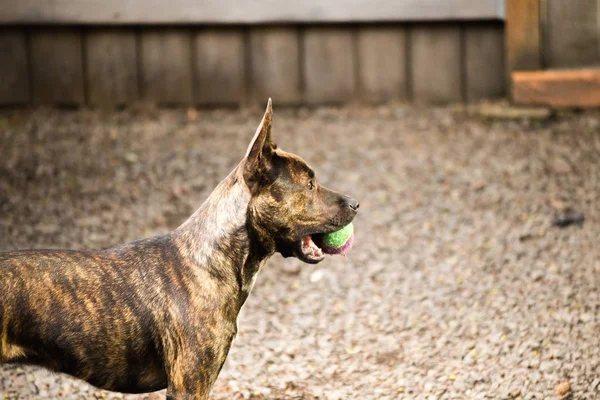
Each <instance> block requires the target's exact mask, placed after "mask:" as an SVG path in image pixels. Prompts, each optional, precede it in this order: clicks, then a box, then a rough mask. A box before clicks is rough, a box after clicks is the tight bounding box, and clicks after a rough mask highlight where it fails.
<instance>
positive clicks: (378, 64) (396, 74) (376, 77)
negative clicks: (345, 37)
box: [357, 27, 407, 103]
mask: <svg viewBox="0 0 600 400" xmlns="http://www.w3.org/2000/svg"><path fill="white" fill-rule="evenodd" d="M357 40H358V64H359V66H358V70H359V74H358V75H359V85H360V89H361V96H362V97H364V98H365V99H366V100H367V101H369V102H372V103H378V102H383V101H389V100H395V99H402V98H406V97H407V73H406V72H407V71H406V64H407V57H406V55H407V49H406V32H405V29H404V28H402V27H360V28H359V31H358V38H357Z"/></svg>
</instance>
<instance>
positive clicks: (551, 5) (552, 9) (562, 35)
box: [545, 0, 600, 67]
mask: <svg viewBox="0 0 600 400" xmlns="http://www.w3.org/2000/svg"><path fill="white" fill-rule="evenodd" d="M546 1H547V21H546V27H547V39H546V42H545V43H546V49H547V52H548V54H547V57H546V60H547V61H548V67H575V66H586V65H594V64H597V63H598V62H599V61H600V51H599V50H600V49H599V48H598V10H597V2H596V0H568V1H565V0H546Z"/></svg>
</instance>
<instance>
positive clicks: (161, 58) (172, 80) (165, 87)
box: [140, 28, 193, 104]
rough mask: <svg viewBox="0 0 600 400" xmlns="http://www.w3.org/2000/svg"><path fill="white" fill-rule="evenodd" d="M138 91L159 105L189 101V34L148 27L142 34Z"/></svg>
mask: <svg viewBox="0 0 600 400" xmlns="http://www.w3.org/2000/svg"><path fill="white" fill-rule="evenodd" d="M140 40H141V57H140V59H141V64H142V65H141V71H142V79H141V93H142V97H143V98H144V100H147V101H151V102H154V103H158V104H190V103H192V101H193V95H192V86H193V85H192V59H191V57H192V55H191V51H190V50H191V34H190V32H189V31H187V30H183V29H175V28H169V29H160V28H156V29H147V30H144V31H143V32H142V33H141V39H140Z"/></svg>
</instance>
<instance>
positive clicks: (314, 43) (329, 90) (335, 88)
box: [304, 27, 356, 104]
mask: <svg viewBox="0 0 600 400" xmlns="http://www.w3.org/2000/svg"><path fill="white" fill-rule="evenodd" d="M304 55H305V57H304V79H305V100H306V101H307V102H308V103H311V104H327V103H329V104H335V103H342V102H345V101H348V100H350V99H351V98H352V97H353V96H354V94H355V87H356V82H355V70H354V64H355V62H354V60H355V58H354V46H353V40H352V31H351V30H350V29H349V28H341V27H340V28H333V27H314V28H307V29H306V31H305V32H304Z"/></svg>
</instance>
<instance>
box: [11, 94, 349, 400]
mask: <svg viewBox="0 0 600 400" xmlns="http://www.w3.org/2000/svg"><path fill="white" fill-rule="evenodd" d="M271 123H272V106H271V99H269V101H268V104H267V109H266V112H265V114H264V117H263V119H262V121H261V123H260V125H259V126H258V129H257V131H256V133H255V135H254V137H253V139H252V141H251V143H250V145H249V146H248V150H247V152H246V155H245V157H244V158H243V159H242V161H241V162H240V163H239V164H238V165H237V167H236V168H235V169H234V170H233V171H232V172H231V173H230V174H229V176H227V178H225V179H224V180H223V181H222V182H221V183H220V184H219V185H218V186H217V188H216V189H215V190H214V191H213V192H212V193H211V194H210V196H209V197H208V198H207V199H206V201H205V202H204V203H203V204H202V206H201V207H200V208H199V209H198V210H197V211H196V212H195V213H194V214H193V215H192V216H191V217H190V218H189V219H188V220H187V221H185V222H184V223H183V224H182V225H181V226H179V227H178V228H177V229H175V230H174V231H172V232H170V233H168V234H166V235H164V236H158V237H153V238H149V239H142V240H139V241H136V242H133V243H129V244H125V245H121V246H117V247H113V248H109V249H105V250H100V251H69V250H21V251H12V252H6V253H0V293H1V295H0V362H1V363H21V364H33V365H39V366H42V367H45V368H47V369H50V370H52V371H57V372H62V373H66V374H69V375H72V376H74V377H76V378H79V379H82V380H84V381H87V382H89V383H90V384H92V385H94V386H96V387H98V388H102V389H106V390H110V391H115V392H124V393H146V392H153V391H156V390H161V389H164V388H166V389H167V399H208V395H209V392H210V390H211V388H212V386H213V385H214V383H215V381H216V379H217V377H218V375H219V373H220V371H221V368H222V366H223V363H224V362H225V359H226V357H227V353H228V351H229V348H230V347H231V345H232V342H233V340H234V339H235V337H236V334H237V318H238V314H239V312H240V309H241V308H242V305H243V304H244V302H245V301H246V299H247V298H248V295H249V294H250V291H251V290H252V287H253V285H254V282H255V280H256V276H257V274H258V272H259V271H260V270H261V267H262V266H263V265H264V263H265V261H266V260H267V259H268V258H269V257H270V256H272V255H273V254H275V253H277V252H278V253H280V254H282V255H283V256H284V257H297V258H299V259H300V260H302V261H304V262H307V263H311V264H316V263H318V262H321V261H322V260H323V259H324V254H323V252H322V251H321V249H320V248H319V246H318V245H317V243H318V238H319V237H320V236H321V235H322V234H326V233H330V232H333V231H336V230H338V229H340V228H341V227H343V226H345V225H347V224H348V223H350V222H351V221H352V220H353V219H354V217H355V215H356V214H357V211H358V208H359V204H358V202H357V201H356V200H355V199H353V198H351V197H349V196H346V195H343V194H341V193H338V192H335V191H333V190H330V189H327V188H325V187H324V186H322V185H320V184H319V182H318V181H317V179H316V178H315V174H314V172H313V170H312V169H311V168H310V167H309V166H308V165H307V164H306V162H304V160H302V159H301V158H300V157H298V156H296V155H293V154H291V153H287V152H285V151H283V150H281V149H279V148H278V147H277V146H276V145H275V144H274V143H273V142H272V140H271Z"/></svg>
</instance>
